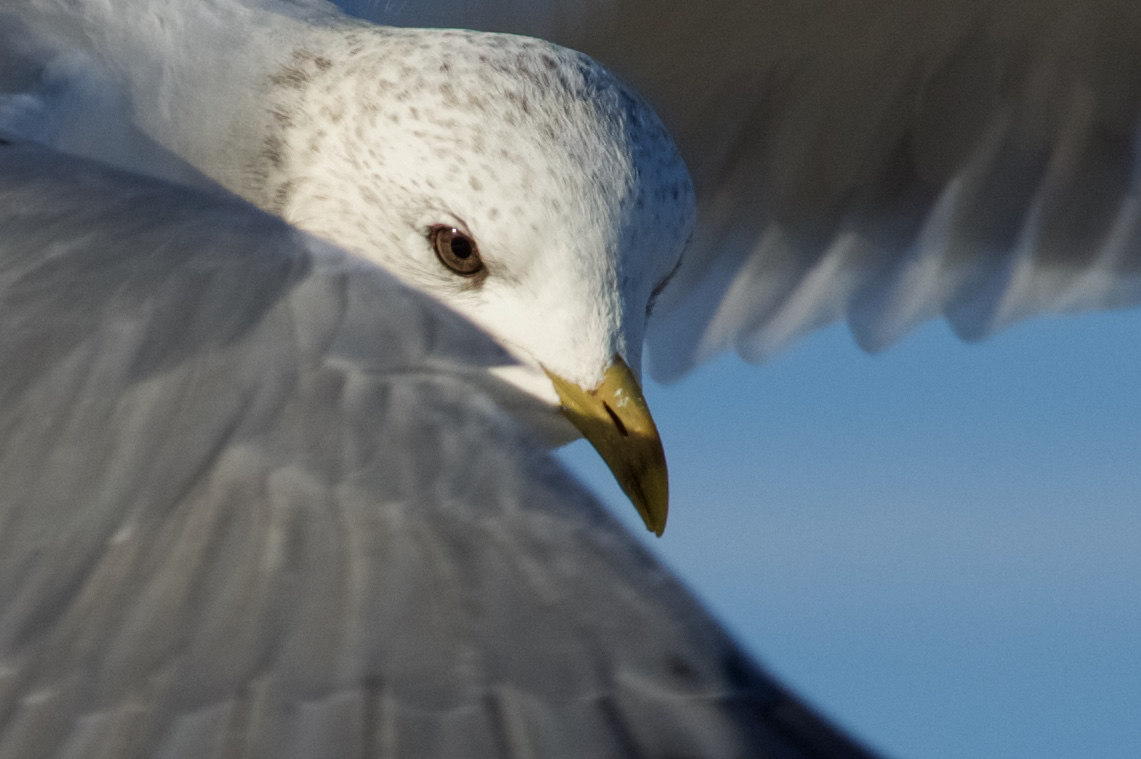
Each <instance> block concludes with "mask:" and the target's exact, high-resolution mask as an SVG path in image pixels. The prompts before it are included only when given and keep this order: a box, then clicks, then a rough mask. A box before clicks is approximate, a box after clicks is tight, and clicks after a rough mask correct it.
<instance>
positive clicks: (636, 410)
mask: <svg viewBox="0 0 1141 759" xmlns="http://www.w3.org/2000/svg"><path fill="white" fill-rule="evenodd" d="M547 375H548V376H549V377H550V378H551V382H553V383H554V385H555V391H556V392H557V393H558V394H559V400H560V401H561V403H562V411H563V413H564V414H565V415H566V416H567V418H568V419H570V421H571V423H572V424H574V426H575V427H577V428H578V430H579V432H581V433H582V436H583V437H585V438H586V439H587V440H589V441H590V444H591V445H593V446H594V448H595V450H597V451H598V453H599V454H600V455H601V456H602V460H603V461H605V462H606V465H607V466H608V467H610V471H611V472H613V473H614V478H615V479H616V480H618V484H619V485H621V486H622V490H624V491H625V492H626V496H627V497H628V498H629V499H630V500H631V501H632V502H633V504H634V508H636V509H637V510H638V513H639V514H641V515H642V521H644V522H645V523H646V528H647V529H648V530H650V532H652V533H654V534H655V535H658V536H659V537H660V536H661V534H662V531H663V530H665V529H666V515H667V513H668V511H669V500H670V494H669V476H668V474H667V472H666V454H665V451H663V450H662V439H661V438H660V437H659V436H658V428H657V427H656V426H654V419H653V417H651V416H650V410H649V408H647V406H646V399H645V398H644V397H643V396H642V388H641V387H639V386H638V380H636V379H635V378H634V373H633V372H631V371H630V367H628V366H627V365H626V362H625V361H623V360H622V359H621V358H619V357H618V356H615V357H614V363H613V364H611V365H610V368H609V369H607V370H606V374H605V375H603V378H602V384H600V385H599V386H598V387H596V388H595V389H593V390H584V389H582V388H581V387H579V386H578V385H576V384H574V383H573V382H568V381H567V380H565V379H563V378H562V377H559V376H558V375H555V374H551V373H550V372H547Z"/></svg>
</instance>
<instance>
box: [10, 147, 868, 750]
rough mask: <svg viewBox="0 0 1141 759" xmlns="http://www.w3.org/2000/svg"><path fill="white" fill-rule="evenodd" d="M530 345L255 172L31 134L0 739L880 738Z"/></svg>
mask: <svg viewBox="0 0 1141 759" xmlns="http://www.w3.org/2000/svg"><path fill="white" fill-rule="evenodd" d="M506 360H507V359H506V358H505V356H504V354H503V353H502V351H501V350H500V349H499V348H498V347H497V346H496V345H494V344H493V343H492V342H491V341H490V340H489V339H488V338H487V337H486V336H484V335H483V334H482V333H479V332H478V331H477V330H476V329H475V328H474V327H472V326H471V325H470V324H468V323H466V322H464V321H462V320H461V319H460V318H459V317H457V316H455V315H454V314H452V313H451V312H449V311H447V310H446V309H445V308H444V307H442V306H441V305H439V304H438V303H436V302H434V301H432V300H430V299H428V298H426V297H424V296H422V295H419V294H416V293H413V292H411V291H409V290H407V289H405V288H403V287H402V286H400V285H398V284H396V282H395V281H394V280H392V279H391V278H389V277H388V276H386V275H385V274H384V273H383V272H381V271H380V270H378V269H376V268H375V267H373V266H371V265H370V264H367V263H364V262H359V261H355V260H354V259H351V258H349V257H347V256H342V255H341V254H340V253H338V252H337V251H335V250H333V249H331V248H329V247H328V246H325V245H324V244H322V243H320V242H318V241H316V240H314V239H313V238H310V237H308V236H306V235H303V234H302V233H299V232H296V231H295V230H292V229H291V228H289V227H287V226H286V225H285V224H283V223H282V222H280V221H278V220H276V219H273V218H271V217H269V216H266V215H264V214H261V213H260V212H257V211H255V210H253V209H252V208H251V207H249V206H246V205H244V204H241V203H240V202H237V201H234V200H232V199H226V198H222V197H213V196H209V195H204V194H200V193H196V192H194V191H191V190H186V189H179V188H176V187H173V186H168V185H164V184H162V183H160V182H157V181H153V180H148V179H143V178H140V177H135V176H132V175H127V174H119V173H115V172H111V171H109V170H107V169H104V168H101V167H100V166H98V165H96V164H92V163H87V162H84V161H81V160H79V159H73V158H66V157H63V156H61V155H58V154H53V153H51V152H49V151H47V150H44V149H42V148H31V147H26V146H21V145H13V144H7V143H5V144H0V366H2V367H3V370H2V371H0V440H2V441H3V442H2V444H0V483H2V489H0V756H14V757H21V759H30V758H33V757H84V758H85V759H95V758H97V757H116V758H118V757H144V756H145V757H196V758H201V757H231V756H251V757H254V756H256V757H273V758H274V759H276V758H278V757H299V758H300V757H334V756H335V757H380V756H383V757H449V756H452V757H463V758H465V759H479V758H480V757H493V756H494V757H531V756H542V757H563V756H566V757H570V756H575V757H583V756H589V757H634V756H637V757H664V756H682V755H684V756H700V757H758V756H780V757H856V756H864V755H865V754H864V753H863V752H862V750H861V749H859V748H858V747H856V746H855V745H853V744H851V743H850V742H848V741H847V740H846V739H844V738H843V737H841V736H840V735H839V734H838V733H836V732H834V731H833V730H832V729H830V728H829V727H828V726H827V725H825V724H824V723H823V722H821V721H820V720H819V719H818V718H816V717H815V716H813V715H812V714H811V713H810V712H809V711H808V710H807V709H806V708H805V707H803V706H802V705H800V704H799V703H798V702H797V701H796V699H795V698H794V697H792V696H790V695H789V694H788V693H787V692H785V691H784V690H783V689H782V688H781V687H779V686H778V685H776V684H775V683H773V682H772V681H771V680H769V679H768V678H767V677H766V676H765V675H763V674H762V673H761V672H760V671H759V670H758V669H757V668H756V667H755V665H754V664H753V663H752V662H751V661H750V660H749V659H748V658H747V656H745V655H744V654H742V653H741V651H740V650H739V649H737V648H736V647H735V646H734V644H733V643H732V642H731V641H730V640H728V639H727V637H726V636H725V634H724V633H723V632H722V631H721V630H720V629H719V627H718V626H717V625H716V624H715V623H714V622H713V621H712V620H710V618H709V617H708V616H707V615H706V614H705V612H704V611H702V610H701V608H700V607H699V606H698V605H697V604H696V603H695V602H694V601H693V600H692V599H691V598H690V597H689V596H688V594H687V593H686V592H685V591H684V590H683V589H682V588H680V587H679V585H678V584H677V583H676V582H675V581H674V580H673V579H672V578H671V577H670V576H669V575H668V573H667V572H666V571H665V570H663V569H662V568H661V567H660V566H659V565H658V564H657V563H656V562H654V561H653V559H651V558H649V557H648V556H647V555H646V554H645V553H643V552H642V551H641V550H640V549H639V548H638V546H637V544H636V543H635V542H634V541H633V540H632V539H631V538H629V537H628V536H627V535H626V534H625V533H624V532H623V531H622V530H621V529H620V528H619V527H618V526H617V525H616V523H615V522H614V521H612V520H611V519H610V518H608V517H607V516H606V514H605V513H604V512H603V511H602V510H601V508H600V507H599V506H598V505H597V504H596V503H595V502H594V501H593V500H591V499H590V497H589V496H587V495H586V494H585V493H584V492H583V490H582V489H581V488H580V487H578V486H577V485H576V484H575V483H573V482H571V481H569V478H568V476H567V475H566V474H565V473H564V472H563V471H562V470H561V468H559V467H558V466H557V465H556V464H555V463H554V462H553V460H552V459H551V458H550V457H549V456H548V455H547V454H546V453H544V452H543V451H542V450H540V449H539V448H537V447H536V446H535V445H534V444H533V443H532V442H531V441H530V439H529V438H528V437H526V435H525V432H524V431H523V430H522V429H521V428H519V427H518V426H517V425H515V424H514V423H513V422H512V421H511V419H510V418H509V417H508V416H507V415H506V414H504V413H503V412H502V411H501V410H500V409H501V406H500V403H499V398H498V396H497V394H498V393H506V392H508V391H506V390H505V389H504V388H503V387H502V386H500V385H498V383H496V381H495V380H493V379H492V378H491V376H490V375H489V373H488V371H487V369H488V367H489V366H496V365H500V364H502V363H503V362H504V361H506Z"/></svg>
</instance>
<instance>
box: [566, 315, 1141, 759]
mask: <svg viewBox="0 0 1141 759" xmlns="http://www.w3.org/2000/svg"><path fill="white" fill-rule="evenodd" d="M646 394H647V397H648V399H649V402H650V405H651V408H652V409H653V410H654V414H655V417H656V419H657V421H658V426H659V428H660V430H661V432H662V436H663V438H664V440H665V444H666V452H667V455H668V457H669V462H670V471H671V484H672V492H673V497H672V504H671V513H670V522H669V528H668V529H667V531H666V534H665V537H664V538H663V539H661V540H655V539H653V538H652V537H647V540H646V542H647V543H648V544H649V545H651V547H652V548H653V549H654V550H655V551H656V552H657V553H658V554H659V555H660V556H662V557H663V558H664V560H665V561H666V562H667V563H668V564H669V565H671V566H672V567H673V568H674V569H675V570H676V571H677V572H678V573H679V574H680V575H681V576H682V577H683V578H684V579H685V580H686V581H687V582H688V583H689V585H690V586H691V587H692V588H694V589H695V590H696V592H697V593H698V595H700V596H701V597H702V598H703V599H704V600H705V602H706V603H707V604H708V605H709V607H710V608H711V609H712V611H713V612H714V613H715V614H716V615H717V616H719V617H720V618H721V619H722V620H723V621H724V622H725V624H726V625H728V627H729V628H730V629H731V630H732V631H733V632H734V633H735V634H736V635H737V637H738V638H739V639H741V640H742V641H743V642H744V643H745V644H746V646H747V647H748V648H750V649H751V650H752V651H753V653H754V654H755V655H756V656H757V657H758V658H759V659H760V660H761V662H762V663H763V664H765V666H766V667H768V669H769V670H770V671H771V672H773V673H775V674H776V675H777V676H778V677H780V678H782V679H783V680H784V681H785V682H786V683H787V684H789V685H790V686H792V687H793V688H794V689H795V690H798V691H799V692H800V693H802V694H803V695H805V696H806V697H808V698H809V700H811V701H812V702H814V703H815V704H816V705H817V706H818V707H820V708H821V709H823V710H824V711H825V712H826V713H828V714H829V715H830V716H832V717H833V718H835V719H836V720H838V721H839V722H840V723H841V724H842V725H844V726H845V727H847V728H848V729H850V730H851V731H853V732H854V733H855V734H856V735H858V736H859V737H861V738H863V739H864V740H865V741H867V742H868V743H870V744H871V745H872V746H874V747H876V748H878V749H880V750H881V751H884V752H885V753H886V754H888V755H889V756H897V757H913V758H916V759H919V758H923V759H928V758H931V759H935V758H943V757H945V758H947V759H952V758H953V759H962V757H967V756H970V757H1002V758H1003V759H1016V758H1018V757H1034V758H1035V759H1044V758H1046V757H1083V758H1084V757H1099V759H1112V758H1113V757H1130V759H1133V758H1135V757H1137V756H1141V311H1127V312H1116V313H1103V314H1085V315H1079V316H1068V317H1052V318H1048V319H1039V320H1035V321H1031V322H1027V323H1025V324H1021V325H1017V326H1015V327H1014V328H1012V329H1009V330H1007V331H1005V332H1003V333H1000V334H999V335H996V336H995V337H992V338H991V339H989V340H987V341H985V342H982V343H976V344H966V343H962V342H960V341H958V340H957V339H956V338H955V337H954V336H953V335H952V333H951V332H950V330H949V328H948V327H947V326H946V325H945V324H943V323H942V322H938V323H931V324H928V325H927V326H925V327H924V328H922V329H920V330H919V331H918V332H916V333H915V334H913V335H912V336H910V337H909V338H908V339H907V340H905V341H904V342H903V343H901V344H900V345H898V346H896V347H894V348H892V349H890V350H888V351H886V352H885V353H883V354H880V355H878V356H869V355H868V354H865V353H863V352H861V351H860V350H859V349H858V348H857V347H856V346H855V345H854V344H853V342H852V340H851V338H850V337H849V335H848V333H847V330H846V327H844V326H835V327H832V328H830V329H828V330H825V331H823V332H820V333H818V334H816V335H814V336H812V337H810V338H809V339H808V340H807V341H805V342H803V343H801V344H800V345H798V346H796V347H794V348H793V349H792V350H790V351H789V352H788V353H786V354H784V355H783V356H780V357H778V358H777V359H775V360H773V361H772V362H770V363H768V364H766V365H764V366H761V367H754V366H748V365H745V364H744V363H742V362H741V361H740V360H739V359H737V358H736V357H724V358H722V359H720V360H718V361H715V362H713V363H711V364H709V365H706V366H703V367H701V368H700V369H699V370H698V371H697V372H695V373H694V374H693V375H691V376H690V377H688V378H686V379H684V380H682V381H681V382H680V383H678V384H676V385H672V386H668V387H663V386H660V385H654V384H653V383H650V386H649V387H648V388H647V391H646ZM562 457H563V459H564V461H566V462H567V463H568V464H569V465H570V466H571V467H572V469H574V470H575V471H577V472H579V473H580V475H581V476H582V477H583V479H584V480H586V481H587V482H588V483H589V484H590V485H591V486H592V487H593V488H594V489H595V491H596V492H598V493H600V495H602V497H603V498H604V500H606V501H607V502H608V503H609V504H611V505H612V507H613V508H614V510H615V511H616V512H617V513H618V514H619V515H620V516H621V517H622V518H623V520H624V521H625V522H626V523H627V525H630V526H631V527H635V528H637V529H638V530H639V533H640V534H643V535H646V533H645V532H644V530H642V528H641V525H640V523H639V522H638V521H637V517H636V515H635V514H634V511H633V509H632V508H631V507H630V506H628V505H627V504H626V503H625V501H624V500H623V498H622V495H621V493H620V491H619V490H618V489H617V486H615V485H613V483H612V481H611V479H610V475H609V473H608V472H607V471H606V469H605V467H604V466H603V465H602V464H601V462H600V461H599V460H598V458H597V455H596V454H594V452H593V451H592V450H591V449H590V448H589V447H588V446H587V445H586V444H585V443H581V442H580V443H576V444H574V445H572V446H569V447H568V448H567V449H564V452H563V454H562Z"/></svg>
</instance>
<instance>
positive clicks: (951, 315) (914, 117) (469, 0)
mask: <svg viewBox="0 0 1141 759" xmlns="http://www.w3.org/2000/svg"><path fill="white" fill-rule="evenodd" d="M338 4H339V5H341V6H342V7H345V8H346V9H348V10H349V11H351V12H354V13H358V14H360V15H365V16H367V17H370V18H373V19H376V20H379V21H382V22H386V23H400V24H408V25H445V26H472V27H476V28H483V29H491V30H499V31H512V32H519V33H525V34H532V35H536V36H540V37H545V38H548V39H552V40H555V41H557V42H560V43H562V44H565V45H567V46H569V47H574V48H578V49H581V50H584V51H585V52H587V53H589V54H591V55H593V56H595V57H596V58H598V59H599V60H601V61H602V62H604V63H606V64H608V65H609V66H611V67H612V68H613V69H614V70H615V71H617V72H618V73H619V74H620V75H622V76H624V77H626V78H627V79H629V80H630V81H631V82H633V83H634V84H635V85H636V86H638V87H639V88H640V89H641V90H642V91H643V92H644V93H645V94H646V95H647V96H648V98H649V100H650V102H651V103H653V104H654V106H655V107H656V108H657V109H658V111H659V112H660V113H661V115H662V117H663V119H664V120H665V122H666V124H667V125H668V126H669V127H670V128H671V130H672V131H673V132H674V135H675V136H676V138H677V140H678V142H679V145H680V147H681V150H682V153H683V155H684V156H685V157H686V159H687V162H688V164H689V166H690V170H691V171H692V173H693V175H694V179H695V183H696V185H697V188H698V192H699V202H700V209H699V229H698V232H697V234H696V235H695V238H694V241H693V244H692V245H691V248H690V251H689V254H688V256H687V258H686V261H685V263H684V265H683V266H682V268H681V270H680V271H679V273H678V276H677V277H675V279H674V283H673V284H672V285H671V287H670V288H669V289H668V290H667V291H666V293H665V294H664V296H663V297H662V299H661V301H660V303H659V305H658V308H657V309H656V311H655V317H656V319H655V321H654V322H653V323H652V324H651V329H650V335H649V345H650V361H651V366H652V368H653V371H654V373H655V374H656V375H658V376H659V377H662V378H672V377H676V376H678V375H680V374H681V373H683V372H684V371H686V370H687V369H688V368H690V367H691V366H692V365H693V364H694V363H696V362H698V361H701V360H703V359H705V358H708V357H710V356H712V355H714V354H716V353H718V352H720V351H722V350H725V349H730V348H732V349H735V350H736V351H738V352H739V353H740V354H741V355H743V356H744V357H745V358H747V359H749V360H752V361H760V360H763V359H765V358H767V357H768V356H771V355H772V354H774V353H776V352H777V351H780V350H781V349H783V348H784V347H785V346H787V345H789V344H790V343H791V342H793V341H795V340H796V339H797V338H799V337H800V336H802V335H804V334H805V333H807V332H809V331H811V330H813V329H815V328H817V327H819V326H822V325H824V324H828V323H830V322H833V321H835V320H839V319H846V320H847V321H848V323H849V325H850V326H851V329H852V332H853V335H854V336H855V338H856V340H857V341H858V342H859V343H860V344H861V345H862V346H863V347H865V348H866V349H868V350H873V351H874V350H880V349H882V348H884V347H886V346H888V345H890V344H891V343H893V342H895V341H896V340H898V339H899V338H900V337H902V336H903V335H905V334H906V333H907V332H908V331H909V330H911V329H912V328H914V327H915V326H916V325H917V324H920V323H922V322H923V321H926V320H927V319H930V318H932V317H936V316H940V315H941V316H944V317H946V318H947V319H948V321H949V322H950V323H951V325H952V327H953V328H954V329H955V331H956V332H957V333H958V334H959V335H960V336H962V337H963V338H965V339H979V338H982V337H985V336H986V335H988V334H991V333H992V332H994V331H995V330H998V329H1001V328H1002V327H1004V326H1007V325H1009V324H1011V323H1013V322H1015V321H1017V320H1019V319H1023V318H1026V317H1028V316H1033V315H1035V314H1040V313H1048V312H1058V311H1075V310H1081V309H1091V308H1119V307H1124V306H1129V305H1134V304H1136V303H1138V302H1139V301H1141V247H1139V246H1138V226H1139V224H1141V209H1139V205H1138V203H1139V201H1138V198H1139V183H1141V179H1139V176H1138V170H1137V167H1138V165H1139V160H1138V157H1139V153H1138V139H1139V138H1141V129H1139V128H1141V48H1139V47H1138V45H1137V44H1136V41H1137V40H1138V39H1141V5H1138V4H1137V3H1135V2H1131V0H1091V1H1090V2H1083V3H1073V2H1069V1H1068V0H857V1H856V2H851V1H848V2H837V1H835V0H814V1H813V2H795V3H789V2H782V1H781V0H759V2H752V3H741V2H735V1H734V0H711V1H710V2H702V3H690V2H685V1H684V0H593V1H592V2H582V3H573V4H568V3H554V2H548V3H527V4H525V5H526V7H523V6H524V4H521V3H518V2H514V1H513V0H430V2H421V3H414V4H411V3H410V4H405V5H400V6H395V5H393V4H381V3H373V2H369V0H338Z"/></svg>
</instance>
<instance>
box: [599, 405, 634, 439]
mask: <svg viewBox="0 0 1141 759" xmlns="http://www.w3.org/2000/svg"><path fill="white" fill-rule="evenodd" d="M602 408H604V409H606V413H607V414H610V421H612V422H614V426H615V427H617V428H618V431H619V432H620V433H622V437H630V433H629V432H627V431H626V425H625V424H622V420H621V419H619V418H618V415H617V414H615V413H614V409H612V408H610V404H609V403H606V402H605V401H603V402H602Z"/></svg>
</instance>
